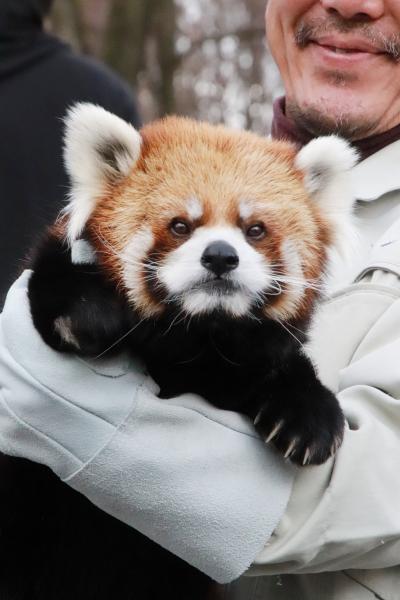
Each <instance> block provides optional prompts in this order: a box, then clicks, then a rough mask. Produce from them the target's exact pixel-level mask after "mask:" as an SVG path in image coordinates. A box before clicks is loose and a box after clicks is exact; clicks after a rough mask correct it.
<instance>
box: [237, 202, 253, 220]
mask: <svg viewBox="0 0 400 600" xmlns="http://www.w3.org/2000/svg"><path fill="white" fill-rule="evenodd" d="M253 212H254V206H253V205H251V204H250V202H247V200H241V201H240V202H239V217H240V218H241V219H243V221H247V219H250V217H251V215H252V214H253Z"/></svg>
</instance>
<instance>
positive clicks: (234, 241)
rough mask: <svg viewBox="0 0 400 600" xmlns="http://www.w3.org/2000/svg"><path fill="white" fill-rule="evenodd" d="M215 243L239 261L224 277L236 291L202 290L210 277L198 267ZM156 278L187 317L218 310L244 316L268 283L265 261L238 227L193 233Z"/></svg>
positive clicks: (174, 252) (259, 297) (168, 260)
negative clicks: (225, 246) (228, 247)
mask: <svg viewBox="0 0 400 600" xmlns="http://www.w3.org/2000/svg"><path fill="white" fill-rule="evenodd" d="M215 241H224V242H227V243H228V244H229V245H231V246H232V247H233V248H234V249H235V250H236V252H237V255H238V257H239V264H238V266H237V268H236V269H234V270H232V271H231V272H230V273H228V274H226V275H225V276H224V279H226V280H227V281H230V282H232V283H233V284H236V285H237V289H236V290H235V289H233V290H232V291H231V292H229V293H221V292H219V291H218V290H212V289H209V290H206V289H204V288H203V287H202V286H203V285H204V284H205V283H206V282H208V281H211V280H212V279H213V276H212V275H211V274H210V272H209V271H208V270H207V269H206V268H205V267H203V265H202V264H201V257H202V255H203V252H204V250H205V249H206V248H207V246H208V245H209V244H211V243H212V242H215ZM158 275H159V279H160V281H161V282H162V283H163V285H164V286H165V287H166V289H167V290H168V292H169V295H170V298H171V300H175V301H177V302H180V303H181V305H182V306H183V308H184V309H185V310H186V311H187V312H188V313H190V314H199V313H204V312H210V311H211V310H213V309H216V308H221V309H223V310H226V311H227V312H229V313H231V314H233V315H235V316H239V315H244V314H246V313H247V312H248V311H249V309H250V307H251V305H252V304H254V303H257V301H261V298H262V293H263V292H264V291H265V289H266V288H267V287H268V285H269V283H270V281H271V272H270V268H269V266H268V264H267V261H266V259H265V257H264V256H263V255H262V254H261V253H260V252H257V250H255V249H254V248H253V247H252V246H251V245H250V244H249V243H248V242H247V241H246V239H245V238H244V236H243V233H242V232H241V230H240V229H239V228H238V227H229V226H219V227H199V228H198V229H196V231H195V232H194V234H193V235H192V237H191V238H190V239H189V240H188V241H187V242H185V243H184V244H182V245H181V246H180V247H179V248H177V249H176V250H174V251H173V252H171V253H170V254H169V255H168V256H167V258H166V259H165V261H164V263H163V264H162V265H161V266H160V268H159V270H158Z"/></svg>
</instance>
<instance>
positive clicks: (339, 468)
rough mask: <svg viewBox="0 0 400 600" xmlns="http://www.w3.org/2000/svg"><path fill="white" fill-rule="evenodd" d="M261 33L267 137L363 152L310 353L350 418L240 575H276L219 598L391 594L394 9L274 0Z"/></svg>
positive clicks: (395, 590) (397, 66)
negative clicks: (341, 254) (277, 84)
mask: <svg viewBox="0 0 400 600" xmlns="http://www.w3.org/2000/svg"><path fill="white" fill-rule="evenodd" d="M266 30H267V38H268V42H269V45H270V48H271V51H272V53H273V56H274V58H275V60H276V62H277V64H278V67H279V69H280V72H281V75H282V79H283V82H284V87H285V92H286V97H285V99H284V100H283V99H282V100H280V101H278V102H277V103H276V105H275V116H274V123H273V135H274V136H275V137H282V138H287V139H290V140H292V141H294V142H296V143H298V144H304V143H305V142H307V141H308V140H309V139H311V138H312V137H315V136H318V135H321V134H330V133H338V134H340V135H342V136H344V137H346V138H347V139H349V140H352V141H354V144H355V146H356V147H357V148H358V149H359V152H360V155H361V159H362V162H360V164H359V165H358V166H357V167H356V168H355V169H354V189H355V194H356V197H357V198H358V204H357V216H358V226H359V230H360V235H361V242H362V249H363V250H362V253H361V256H360V263H359V264H354V265H353V266H352V269H351V272H350V273H347V274H346V276H344V277H343V279H342V281H336V292H335V294H334V295H333V297H332V298H331V299H330V300H328V302H327V303H326V306H325V307H323V308H322V310H321V314H320V316H319V318H317V320H316V324H315V337H314V341H313V345H312V351H313V354H314V357H315V360H316V361H317V362H318V364H319V368H320V372H321V375H322V376H323V379H325V381H326V382H329V384H330V385H331V386H332V387H333V388H335V389H336V390H337V391H339V398H340V400H341V402H342V406H343V409H344V411H345V413H346V416H347V419H348V422H349V431H348V432H347V434H346V439H345V442H344V445H343V447H342V449H341V451H340V452H339V454H338V456H337V459H336V462H335V465H333V464H330V465H326V466H323V467H321V468H318V469H309V470H308V471H300V472H299V473H298V476H297V479H296V481H295V484H294V487H293V492H292V496H291V499H290V501H289V505H288V508H287V510H286V513H285V515H284V517H283V518H282V520H281V522H280V525H279V526H278V528H277V529H276V531H275V534H274V535H273V536H272V538H271V540H270V542H269V543H268V544H267V545H266V547H265V549H264V551H263V552H261V554H260V555H259V557H258V559H257V561H256V563H255V565H254V566H253V567H252V569H250V571H249V573H248V574H257V573H258V574H263V575H266V574H274V576H272V577H260V578H254V579H252V578H243V579H242V580H240V581H239V582H237V583H236V584H233V585H232V586H231V590H230V594H229V598H235V599H236V598H240V599H243V600H256V599H257V600H264V599H265V600H277V599H282V600H283V599H284V600H333V599H334V600H347V599H348V600H364V599H365V600H367V599H370V598H371V599H372V598H380V599H384V600H395V599H398V598H400V566H398V565H399V563H400V559H399V556H400V555H399V550H400V539H399V533H400V519H399V517H398V515H397V514H396V513H398V509H397V508H396V505H397V506H398V502H399V499H400V477H399V476H398V469H397V467H396V460H397V459H395V460H392V459H391V458H390V454H392V453H393V452H396V453H398V451H399V448H400V441H399V437H400V405H399V403H398V400H397V399H398V398H399V394H400V386H399V383H398V375H397V373H398V366H396V362H395V360H394V356H395V353H397V354H398V352H399V349H400V341H399V337H400V321H399V316H400V306H399V304H400V303H399V293H400V171H399V167H398V164H399V159H400V141H399V140H400V4H399V2H396V1H395V0H387V1H382V0H371V1H362V0H319V1H310V0H298V1H297V2H285V1H284V0H270V1H269V3H268V7H267V11H266ZM346 278H347V282H346ZM353 281H356V282H357V283H355V284H354V285H352V286H349V285H348V284H350V283H352V282H353ZM346 283H347V285H346ZM328 346H329V347H328ZM396 380H397V381H396ZM395 448H397V450H395ZM289 574H290V575H289Z"/></svg>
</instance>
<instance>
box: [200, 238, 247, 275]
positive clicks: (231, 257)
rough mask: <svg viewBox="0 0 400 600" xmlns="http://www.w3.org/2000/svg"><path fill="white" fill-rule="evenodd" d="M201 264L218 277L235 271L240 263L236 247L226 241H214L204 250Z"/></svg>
mask: <svg viewBox="0 0 400 600" xmlns="http://www.w3.org/2000/svg"><path fill="white" fill-rule="evenodd" d="M201 264H202V265H203V267H205V268H206V269H207V270H208V271H211V272H212V273H214V274H215V275H217V277H220V276H221V275H224V274H225V273H229V271H233V270H234V269H236V268H237V266H238V265H239V257H238V255H237V253H236V250H235V248H233V247H232V246H231V245H230V244H228V243H227V242H224V241H222V240H221V241H217V242H212V244H210V245H209V246H207V248H206V249H205V250H204V252H203V256H202V257H201Z"/></svg>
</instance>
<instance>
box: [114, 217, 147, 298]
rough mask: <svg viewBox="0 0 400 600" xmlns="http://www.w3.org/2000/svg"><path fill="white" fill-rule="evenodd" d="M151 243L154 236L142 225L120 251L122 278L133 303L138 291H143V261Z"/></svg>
mask: <svg viewBox="0 0 400 600" xmlns="http://www.w3.org/2000/svg"><path fill="white" fill-rule="evenodd" d="M153 244H154V237H153V234H152V232H151V230H150V228H149V227H143V228H142V229H140V230H139V231H138V232H137V233H135V234H134V235H133V236H132V237H131V239H130V241H129V243H128V244H127V245H126V247H125V249H124V251H123V253H122V260H123V263H124V270H123V279H124V283H125V286H126V288H127V290H128V297H129V299H130V300H131V301H132V302H133V303H134V302H135V299H136V298H137V297H138V295H139V294H140V292H144V281H143V266H144V263H143V261H144V259H145V258H146V257H147V254H148V252H149V251H150V250H151V248H152V246H153ZM152 275H153V271H151V272H150V275H149V277H151V276H152Z"/></svg>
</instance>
